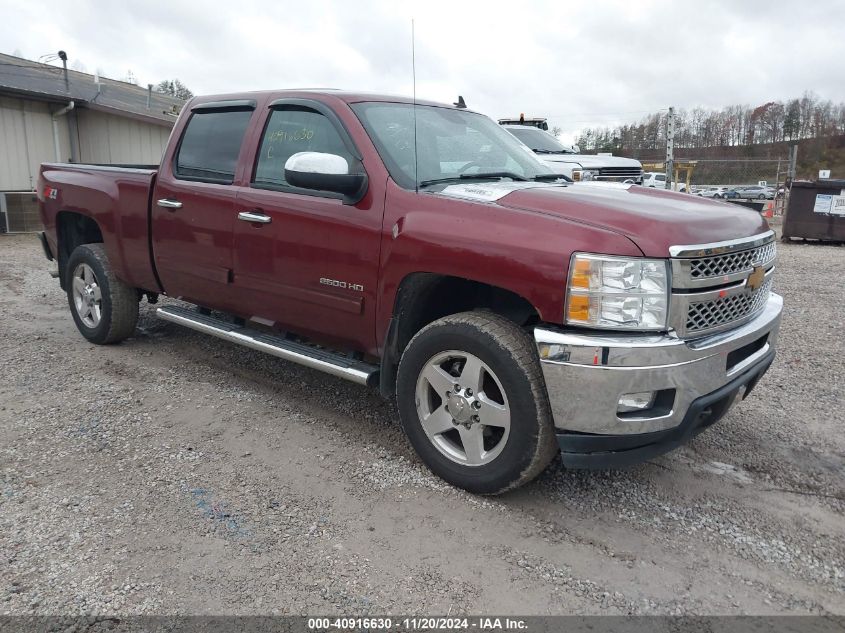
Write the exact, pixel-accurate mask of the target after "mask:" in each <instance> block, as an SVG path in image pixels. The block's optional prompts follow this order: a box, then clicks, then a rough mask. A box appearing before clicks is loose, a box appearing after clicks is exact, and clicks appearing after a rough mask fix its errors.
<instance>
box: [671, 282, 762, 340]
mask: <svg viewBox="0 0 845 633" xmlns="http://www.w3.org/2000/svg"><path fill="white" fill-rule="evenodd" d="M771 290H772V278H771V277H769V278H767V279H766V281H765V282H764V283H763V285H762V286H760V287H759V288H758V289H757V290H754V291H751V292H744V293H742V294H735V295H729V296H726V297H722V298H719V299H714V300H712V301H700V302H696V303H690V304H689V305H688V306H687V315H686V326H685V330H686V333H687V334H693V333H697V332H701V331H703V330H712V329H714V328H718V327H720V326H722V325H726V324H729V323H733V322H734V321H739V320H740V319H743V318H745V317H747V316H750V315H753V314H754V313H756V312H758V311H759V310H762V309H763V306H764V305H765V303H766V301H768V299H769V293H770V292H771Z"/></svg>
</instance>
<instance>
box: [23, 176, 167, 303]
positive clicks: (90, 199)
mask: <svg viewBox="0 0 845 633" xmlns="http://www.w3.org/2000/svg"><path fill="white" fill-rule="evenodd" d="M155 175H156V172H155V171H153V170H147V169H122V168H108V167H93V166H86V165H78V166H77V165H69V164H67V165H66V164H54V163H45V164H43V165H42V166H41V178H40V182H39V191H38V194H39V199H40V200H41V202H40V211H41V220H42V222H43V223H44V229H45V231H46V233H47V240H48V242H49V243H50V248H51V250H52V252H53V253H57V252H58V241H59V236H58V233H57V224H58V222H57V221H58V217H59V214H60V213H63V212H72V213H78V214H80V215H83V216H86V217H89V218H91V219H92V220H94V221H95V222H96V223H97V226H99V228H100V232H101V233H102V235H103V245H104V247H105V249H106V254H107V255H108V258H109V262H110V263H111V265H112V266H113V268H114V272H115V275H116V276H117V277H118V278H119V279H121V280H122V281H124V282H126V283H128V284H130V285H132V286H135V287H137V288H142V289H144V290H151V291H155V292H159V291H160V290H161V289H160V288H159V285H158V282H157V280H156V277H155V273H154V271H153V266H152V261H151V260H150V233H149V222H148V216H149V204H150V192H151V191H152V184H153V181H154V180H155ZM47 187H49V188H51V189H55V197H49V196H45V190H46V188H47Z"/></svg>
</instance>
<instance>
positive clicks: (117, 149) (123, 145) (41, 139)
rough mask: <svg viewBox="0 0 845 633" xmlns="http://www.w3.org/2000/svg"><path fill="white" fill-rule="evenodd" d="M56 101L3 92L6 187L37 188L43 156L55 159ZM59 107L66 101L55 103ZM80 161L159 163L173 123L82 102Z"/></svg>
mask: <svg viewBox="0 0 845 633" xmlns="http://www.w3.org/2000/svg"><path fill="white" fill-rule="evenodd" d="M50 107H51V106H50V104H47V103H44V102H40V101H29V100H26V99H18V98H14V97H0V191H31V190H33V189H34V188H35V183H36V181H37V179H38V167H39V165H40V164H41V163H43V162H55V161H56V150H55V145H54V142H53V123H52V115H51V111H50ZM52 107H53V108H54V109H58V108H60V107H61V106H60V105H58V104H54V105H53V106H52ZM76 116H77V121H78V127H79V153H80V157H79V159H80V161H81V162H87V163H130V164H145V165H157V164H158V163H159V161H160V160H161V155H162V153H163V152H164V148H165V146H166V145H167V138H168V137H169V136H170V127H165V126H161V125H155V124H152V123H144V122H142V121H136V120H134V119H128V118H124V117H120V116H115V115H112V114H105V113H102V112H97V111H95V110H87V109H85V108H77V109H76ZM58 124H59V146H60V151H61V159H60V160H61V161H67V160H68V158H69V157H70V142H69V139H68V122H67V116H62V117H59V118H58Z"/></svg>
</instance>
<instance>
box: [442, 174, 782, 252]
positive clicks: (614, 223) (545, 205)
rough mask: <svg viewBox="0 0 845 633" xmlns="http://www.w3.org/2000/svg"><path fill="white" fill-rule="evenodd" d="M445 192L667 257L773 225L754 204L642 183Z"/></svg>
mask: <svg viewBox="0 0 845 633" xmlns="http://www.w3.org/2000/svg"><path fill="white" fill-rule="evenodd" d="M440 194H441V195H447V196H452V197H458V198H463V199H468V200H475V201H477V202H486V203H493V204H497V205H499V206H501V207H505V208H511V209H520V210H523V211H533V212H535V213H542V214H545V215H552V216H558V217H562V218H566V219H568V220H573V221H576V222H580V223H583V224H590V225H593V226H597V227H601V228H604V229H609V230H611V231H614V232H616V233H620V234H622V235H625V236H626V237H628V238H629V239H631V240H632V241H633V242H634V243H635V244H636V245H637V246H638V247H639V248H640V250H641V251H642V252H643V254H644V255H646V256H648V257H668V256H669V247H670V246H677V245H688V244H707V243H710V242H721V241H724V240H730V239H736V238H740V237H750V236H752V235H758V234H760V233H764V232H765V231H767V230H768V225H767V224H766V221H765V220H764V219H763V218H762V217H761V216H760V214H759V213H757V212H756V211H754V210H752V209H748V208H746V207H742V206H739V205H735V204H731V203H729V202H717V201H714V200H710V199H708V198H701V197H699V196H692V195H689V194H686V193H676V192H673V191H666V190H662V189H654V188H652V187H641V186H639V185H624V184H618V183H604V182H583V183H575V184H572V185H557V184H550V183H534V182H530V183H528V182H515V183H514V182H502V183H479V184H465V185H464V184H461V185H452V186H449V187H446V188H445V189H444V190H443V191H441V192H440ZM585 248H586V249H589V246H588V245H585Z"/></svg>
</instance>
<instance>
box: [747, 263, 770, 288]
mask: <svg viewBox="0 0 845 633" xmlns="http://www.w3.org/2000/svg"><path fill="white" fill-rule="evenodd" d="M765 278H766V270H765V269H764V268H763V267H762V266H755V267H754V270H753V271H751V274H750V275H748V280H747V281H746V282H745V287H746V288H748V289H749V290H757V288H759V287H760V286H762V285H763V280H764V279H765Z"/></svg>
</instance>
